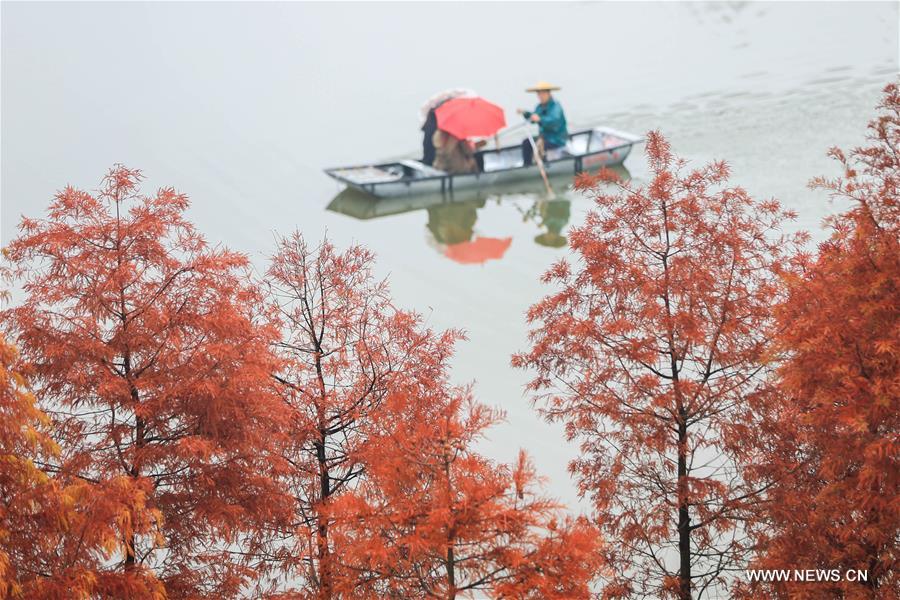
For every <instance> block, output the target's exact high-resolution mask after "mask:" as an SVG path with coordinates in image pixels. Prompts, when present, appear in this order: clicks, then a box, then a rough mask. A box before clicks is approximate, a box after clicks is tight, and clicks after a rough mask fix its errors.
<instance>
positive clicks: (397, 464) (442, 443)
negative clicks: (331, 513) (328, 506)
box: [336, 385, 601, 600]
mask: <svg viewBox="0 0 900 600" xmlns="http://www.w3.org/2000/svg"><path fill="white" fill-rule="evenodd" d="M388 404H389V406H390V410H391V411H393V412H395V413H396V414H398V415H402V417H401V418H400V419H398V422H399V426H398V422H394V423H392V426H391V427H390V429H386V430H384V431H383V432H382V433H381V434H379V435H372V436H371V437H370V439H369V440H368V444H369V445H370V446H371V447H372V448H371V450H370V452H371V453H373V454H375V455H376V456H377V457H378V460H372V461H371V463H370V466H369V472H368V477H367V478H366V480H365V481H364V482H363V483H362V485H361V487H360V488H359V489H358V490H357V491H356V493H354V494H351V495H347V496H346V497H344V498H343V499H342V500H341V502H340V504H339V505H338V507H339V513H340V514H341V519H340V520H339V521H337V523H336V535H337V536H338V537H339V538H340V540H341V545H342V546H343V547H344V548H346V549H347V550H348V556H347V560H348V561H349V563H350V565H351V566H352V568H354V569H355V570H357V571H358V572H359V573H360V574H361V575H362V577H361V578H359V579H360V581H361V582H362V584H361V585H360V586H359V589H361V590H363V591H364V592H365V594H364V595H365V597H380V598H388V597H390V598H401V597H402V598H447V599H450V600H452V599H453V598H459V597H466V598H471V597H485V595H487V596H489V597H492V598H517V599H520V598H559V599H563V598H565V599H576V598H589V597H590V593H591V591H590V587H589V584H590V582H591V581H592V580H593V579H594V578H595V577H596V573H597V571H598V570H599V568H600V566H601V555H600V548H599V536H598V533H597V531H596V530H595V529H594V527H593V526H591V525H590V524H589V523H588V522H587V521H586V520H584V519H579V520H571V519H564V518H563V515H562V514H561V511H560V510H559V508H560V507H559V506H558V505H557V504H556V503H555V502H552V501H550V500H548V499H546V498H544V497H542V496H540V495H539V494H538V493H537V489H536V485H537V484H538V480H537V477H536V474H535V471H534V468H533V466H532V465H531V462H530V461H529V460H528V459H527V457H526V456H525V454H524V452H520V455H519V460H518V462H517V463H516V464H515V465H512V466H510V465H503V464H498V463H495V462H493V461H491V460H488V459H487V458H485V457H483V456H480V455H479V454H478V453H477V452H476V451H475V448H474V445H475V443H476V442H477V441H478V439H479V438H480V437H481V436H483V435H484V433H485V430H486V428H488V427H489V426H491V425H492V424H494V423H496V422H497V420H498V419H499V418H500V417H501V415H500V413H499V412H498V411H496V410H493V409H489V408H488V407H486V406H484V405H481V404H479V403H477V402H475V401H474V399H473V398H472V397H471V395H470V393H469V390H467V389H451V388H450V387H449V386H446V385H444V386H437V387H434V388H432V389H431V390H419V391H418V392H417V394H416V396H415V398H414V399H411V398H410V397H408V396H406V395H405V394H403V393H400V394H396V395H392V396H391V397H390V398H389V401H388Z"/></svg>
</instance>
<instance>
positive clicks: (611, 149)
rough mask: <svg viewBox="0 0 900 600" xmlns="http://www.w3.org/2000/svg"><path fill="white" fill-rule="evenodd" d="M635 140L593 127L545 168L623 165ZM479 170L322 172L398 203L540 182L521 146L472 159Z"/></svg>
mask: <svg viewBox="0 0 900 600" xmlns="http://www.w3.org/2000/svg"><path fill="white" fill-rule="evenodd" d="M641 141H642V139H641V138H640V137H639V136H636V135H633V134H630V133H625V132H623V131H618V130H615V129H611V128H609V127H595V128H593V129H584V130H581V131H576V132H574V133H572V134H570V135H569V142H568V143H567V144H566V146H565V147H564V148H556V149H553V150H549V151H548V152H547V157H546V158H545V160H544V166H545V168H546V169H547V175H548V176H554V175H562V174H566V175H570V176H572V175H574V174H576V173H580V172H582V171H586V170H596V169H599V168H601V167H612V166H616V165H621V164H622V163H623V162H624V161H625V159H626V158H628V155H629V154H630V153H631V147H632V146H634V144H637V143H639V142H641ZM476 156H477V158H478V163H479V165H481V166H482V169H481V170H480V171H479V172H478V173H465V174H457V175H451V174H449V173H446V172H444V171H441V170H438V169H434V168H432V167H429V166H428V165H425V164H423V163H421V162H419V161H417V160H398V161H395V162H389V163H382V164H376V165H360V166H355V167H337V168H333V169H325V173H327V174H328V175H329V176H330V177H331V178H333V179H335V180H337V181H340V182H341V183H345V184H347V185H348V186H350V187H353V188H356V189H358V190H361V191H364V192H367V193H369V194H371V195H373V196H376V197H396V196H406V195H413V194H415V195H418V194H422V193H431V194H434V193H438V194H446V193H452V192H454V191H455V190H460V189H464V188H479V187H486V186H492V185H497V184H501V183H504V182H507V181H514V180H517V179H522V178H530V177H540V172H539V171H538V168H537V166H536V165H534V164H532V165H528V166H525V165H524V164H523V163H524V161H523V158H522V146H521V144H515V145H510V146H503V147H501V148H497V149H485V150H480V151H478V152H477V153H476Z"/></svg>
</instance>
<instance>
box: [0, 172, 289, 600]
mask: <svg viewBox="0 0 900 600" xmlns="http://www.w3.org/2000/svg"><path fill="white" fill-rule="evenodd" d="M140 180H141V175H140V172H138V171H134V170H130V169H126V168H124V167H116V168H114V169H113V170H111V171H110V173H109V175H108V176H107V177H106V178H105V179H104V182H103V186H102V188H101V190H100V192H99V193H98V194H96V195H91V194H88V193H86V192H81V191H77V190H75V189H73V188H71V187H70V188H66V189H65V190H64V191H62V192H60V193H59V194H58V195H57V197H56V199H55V200H54V201H53V203H52V204H51V205H50V209H49V212H48V217H47V218H46V219H40V220H38V219H24V220H23V221H22V225H21V234H20V236H19V237H18V238H17V239H15V240H14V241H13V242H12V243H11V244H10V245H9V248H8V255H9V258H10V260H11V262H12V264H13V267H12V271H13V274H14V275H15V276H17V278H18V280H19V282H20V283H21V284H22V288H23V290H24V299H23V301H22V303H21V304H20V305H18V306H17V307H14V308H11V309H8V310H5V311H3V313H2V319H3V324H4V326H5V328H6V329H7V331H9V332H10V333H11V335H12V336H13V338H14V339H15V340H16V342H17V344H18V345H19V347H20V350H21V353H22V355H21V359H22V364H23V368H24V369H26V370H27V372H28V373H29V374H30V375H31V378H32V382H33V385H34V389H35V393H36V395H37V397H38V399H39V402H40V405H41V407H42V408H44V409H45V410H46V411H47V412H48V413H49V414H50V416H51V418H52V432H53V437H54V438H55V439H56V441H57V442H58V443H59V444H60V446H61V447H62V452H61V453H60V455H59V456H58V458H56V459H54V460H52V461H51V464H50V465H49V466H48V467H47V470H49V471H50V472H51V473H53V474H54V476H55V477H56V478H57V480H58V481H59V482H60V483H61V485H64V486H66V487H67V488H70V489H72V490H73V493H74V494H75V495H76V496H77V498H76V501H77V502H78V503H79V504H80V505H81V506H82V507H83V508H82V509H80V510H78V511H77V514H78V520H77V522H75V523H73V526H72V527H71V528H70V531H69V533H68V535H67V536H65V537H64V539H63V540H62V541H61V542H60V547H59V548H58V549H57V552H58V553H59V557H58V560H57V562H56V564H53V565H49V566H48V574H49V575H51V576H52V575H53V574H54V573H55V572H56V571H57V570H61V569H69V568H80V569H82V570H83V571H84V572H85V573H86V575H85V577H86V578H90V579H92V580H93V586H94V588H93V589H94V593H95V594H96V595H98V596H103V597H128V598H158V597H162V595H163V591H162V586H161V585H160V584H159V583H158V582H164V584H165V587H166V593H167V597H168V598H169V599H174V598H223V597H231V596H234V595H235V594H236V593H237V592H238V589H239V588H240V586H241V584H242V582H243V581H244V579H245V578H246V577H247V576H248V575H249V573H248V572H246V571H244V570H243V568H242V567H241V566H240V565H239V564H237V562H236V561H235V560H234V559H233V557H232V555H231V554H230V553H229V552H228V548H227V544H229V543H231V542H234V541H235V540H236V539H237V538H238V536H241V535H250V534H252V533H253V532H254V527H255V526H256V525H257V524H258V523H257V522H258V520H259V519H263V520H265V519H268V518H270V517H272V516H273V513H274V512H276V509H275V507H276V506H277V498H278V494H277V493H276V490H275V488H273V486H272V480H271V478H269V477H267V476H266V475H265V473H267V472H269V471H270V470H271V468H273V465H275V466H277V464H275V463H273V461H272V460H271V458H270V457H269V455H268V451H267V449H268V448H269V447H270V445H271V442H272V440H273V439H274V438H275V436H274V435H273V433H272V431H273V430H274V429H275V425H276V424H277V421H278V420H279V419H280V417H281V413H282V411H281V406H280V404H279V403H278V401H277V398H276V396H275V395H274V394H273V393H272V391H271V389H270V388H271V387H272V386H271V384H270V382H271V378H270V373H271V372H272V371H273V370H274V369H275V368H276V367H275V361H274V359H273V357H272V354H271V353H270V351H269V346H270V344H271V342H272V341H273V340H274V337H275V334H276V332H275V330H274V329H273V328H272V327H270V326H268V325H266V323H265V322H264V321H262V320H261V319H260V316H259V315H258V314H257V312H256V311H257V309H258V307H259V306H261V304H262V298H261V297H260V295H259V294H258V292H257V291H255V289H254V288H253V287H252V286H250V285H248V282H249V280H248V277H247V271H246V267H247V260H246V258H245V257H244V256H242V255H239V254H235V253H233V252H229V251H227V250H224V249H218V248H210V247H209V246H207V244H206V242H205V241H204V239H203V238H202V236H201V235H200V234H199V233H198V232H197V231H196V230H195V229H194V227H193V226H192V225H191V224H190V223H189V222H188V221H186V220H185V218H184V216H183V212H184V210H185V209H186V207H187V205H188V200H187V198H186V197H185V196H184V195H182V194H178V193H176V192H175V191H174V190H171V189H163V190H160V191H159V192H158V193H156V194H155V195H151V196H144V195H141V194H140V188H139V184H140ZM260 507H263V508H260ZM85 541H88V542H90V543H89V544H87V545H85V544H84V542H85ZM95 547H99V548H102V551H99V552H95V551H92V550H90V549H91V548H95Z"/></svg>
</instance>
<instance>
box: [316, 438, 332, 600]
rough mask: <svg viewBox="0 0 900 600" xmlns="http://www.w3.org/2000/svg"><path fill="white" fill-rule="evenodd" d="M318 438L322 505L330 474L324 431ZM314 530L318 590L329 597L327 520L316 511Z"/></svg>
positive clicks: (327, 490)
mask: <svg viewBox="0 0 900 600" xmlns="http://www.w3.org/2000/svg"><path fill="white" fill-rule="evenodd" d="M319 433H320V436H321V437H320V440H319V441H317V442H316V443H315V446H316V458H317V460H318V463H319V494H320V497H321V502H322V504H323V505H324V504H325V503H326V502H327V500H328V497H329V496H331V476H330V475H329V473H328V458H327V456H326V454H325V432H324V430H321V431H320V432H319ZM318 512H319V514H318V517H319V519H318V521H319V523H318V525H319V526H318V528H317V530H316V558H317V559H318V561H319V591H320V594H319V595H320V597H321V598H331V596H332V589H331V584H332V582H331V556H330V550H329V548H328V520H327V518H326V517H323V516H322V511H321V510H320V511H318Z"/></svg>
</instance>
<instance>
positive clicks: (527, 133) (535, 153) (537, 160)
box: [525, 127, 556, 200]
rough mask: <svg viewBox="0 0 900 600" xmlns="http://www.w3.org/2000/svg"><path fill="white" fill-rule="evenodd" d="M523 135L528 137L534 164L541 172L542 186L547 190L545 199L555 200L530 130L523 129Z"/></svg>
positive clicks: (542, 160)
mask: <svg viewBox="0 0 900 600" xmlns="http://www.w3.org/2000/svg"><path fill="white" fill-rule="evenodd" d="M525 134H526V135H527V136H528V141H529V142H530V143H531V150H532V152H533V153H534V162H535V163H536V164H537V166H538V169H539V170H540V172H541V177H542V178H543V180H544V186H545V187H546V188H547V197H548V198H550V200H553V199H554V198H556V194H554V193H553V188H551V187H550V180H549V179H547V171H546V170H545V169H544V159H543V158H541V153H540V152H538V147H537V144H535V143H534V136H532V135H531V130H530V129H528V128H527V127H526V128H525Z"/></svg>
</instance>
